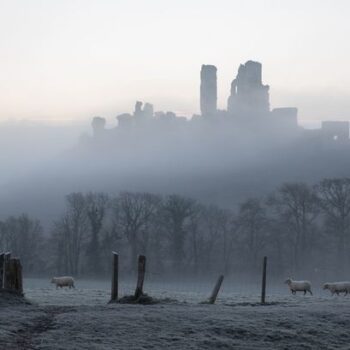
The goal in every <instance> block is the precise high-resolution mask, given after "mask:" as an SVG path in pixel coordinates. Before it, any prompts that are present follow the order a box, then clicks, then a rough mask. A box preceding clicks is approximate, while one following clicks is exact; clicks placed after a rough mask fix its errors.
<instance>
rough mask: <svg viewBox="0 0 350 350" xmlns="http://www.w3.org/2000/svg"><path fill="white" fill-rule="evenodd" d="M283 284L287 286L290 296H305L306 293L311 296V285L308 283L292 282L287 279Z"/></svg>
mask: <svg viewBox="0 0 350 350" xmlns="http://www.w3.org/2000/svg"><path fill="white" fill-rule="evenodd" d="M284 283H287V284H288V287H289V289H290V290H291V292H292V294H296V292H304V295H305V294H306V292H309V293H310V294H311V295H312V292H311V283H310V282H309V281H293V280H292V279H291V278H288V279H286V281H285V282H284Z"/></svg>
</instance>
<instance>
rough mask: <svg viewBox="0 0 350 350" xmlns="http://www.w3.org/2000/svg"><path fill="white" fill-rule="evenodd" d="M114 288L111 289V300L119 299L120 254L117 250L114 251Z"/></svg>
mask: <svg viewBox="0 0 350 350" xmlns="http://www.w3.org/2000/svg"><path fill="white" fill-rule="evenodd" d="M112 255H113V262H112V290H111V302H114V301H118V268H119V266H118V265H119V256H118V254H117V253H116V252H112Z"/></svg>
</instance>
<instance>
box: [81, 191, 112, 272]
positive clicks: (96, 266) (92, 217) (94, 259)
mask: <svg viewBox="0 0 350 350" xmlns="http://www.w3.org/2000/svg"><path fill="white" fill-rule="evenodd" d="M85 202H86V210H87V217H88V222H89V224H90V232H91V234H90V241H89V243H88V248H87V265H88V267H89V274H91V275H93V276H97V275H98V274H99V273H100V272H101V261H100V250H101V249H100V235H101V231H102V225H103V221H104V219H105V217H106V211H107V207H108V203H109V199H108V196H107V195H106V194H104V193H91V192H90V193H88V194H87V195H86V197H85Z"/></svg>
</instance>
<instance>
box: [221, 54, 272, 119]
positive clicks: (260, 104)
mask: <svg viewBox="0 0 350 350" xmlns="http://www.w3.org/2000/svg"><path fill="white" fill-rule="evenodd" d="M227 110H228V111H229V112H230V113H231V114H238V115H257V114H265V113H268V112H269V111H270V102H269V86H268V85H263V83H262V66H261V63H259V62H254V61H248V62H246V64H244V65H243V64H241V66H240V67H239V69H238V74H237V76H236V79H234V80H233V81H232V84H231V95H230V97H229V99H228V106H227Z"/></svg>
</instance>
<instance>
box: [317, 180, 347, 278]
mask: <svg viewBox="0 0 350 350" xmlns="http://www.w3.org/2000/svg"><path fill="white" fill-rule="evenodd" d="M317 190H318V196H319V199H320V203H321V207H322V209H323V212H324V214H325V219H326V220H325V225H326V228H327V230H328V231H330V232H331V233H332V234H334V235H335V237H336V239H337V261H338V271H339V272H340V273H342V272H344V270H345V267H346V268H347V267H348V265H349V258H347V257H348V256H349V253H348V250H349V235H350V178H341V179H325V180H323V181H321V183H320V184H319V185H318V186H317Z"/></svg>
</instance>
